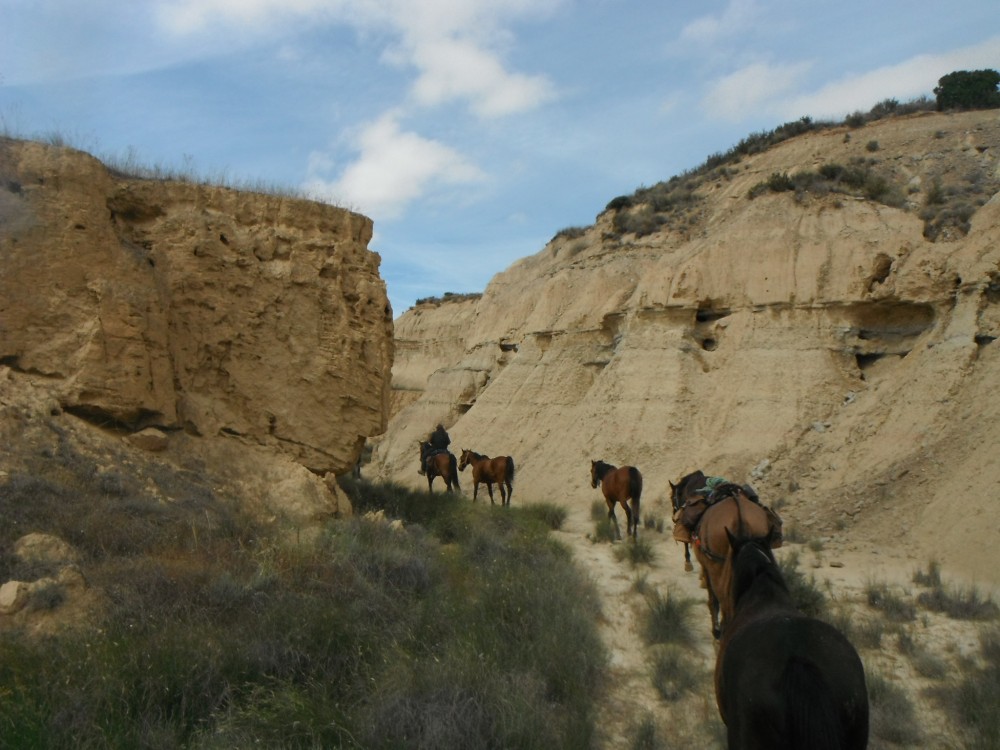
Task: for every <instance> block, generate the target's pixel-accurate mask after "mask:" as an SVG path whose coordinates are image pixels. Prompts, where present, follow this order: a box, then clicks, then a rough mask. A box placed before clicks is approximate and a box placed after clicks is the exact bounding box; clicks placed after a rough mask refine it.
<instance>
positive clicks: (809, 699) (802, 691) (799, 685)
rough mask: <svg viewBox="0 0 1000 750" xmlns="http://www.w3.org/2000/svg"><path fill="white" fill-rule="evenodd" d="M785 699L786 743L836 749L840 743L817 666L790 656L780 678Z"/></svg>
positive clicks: (830, 698)
mask: <svg viewBox="0 0 1000 750" xmlns="http://www.w3.org/2000/svg"><path fill="white" fill-rule="evenodd" d="M781 683H782V684H781V687H782V692H783V693H784V699H785V719H786V724H785V726H786V728H787V732H788V736H787V737H786V738H785V739H786V746H787V747H808V748H811V749H812V750H837V749H838V748H842V747H844V728H843V727H841V725H840V720H839V717H838V715H837V710H836V706H835V705H834V700H833V695H832V693H831V692H830V686H829V684H828V683H827V681H826V679H824V677H823V673H822V672H820V670H819V668H818V667H817V666H816V665H815V664H814V663H812V662H811V661H807V660H805V659H799V658H794V657H793V658H792V659H791V660H790V661H789V662H788V665H787V666H786V667H785V671H784V674H783V675H782V681H781Z"/></svg>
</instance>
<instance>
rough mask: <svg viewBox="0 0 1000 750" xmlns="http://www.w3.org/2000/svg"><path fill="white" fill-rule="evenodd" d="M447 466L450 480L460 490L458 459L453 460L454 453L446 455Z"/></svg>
mask: <svg viewBox="0 0 1000 750" xmlns="http://www.w3.org/2000/svg"><path fill="white" fill-rule="evenodd" d="M448 465H449V466H450V467H451V478H452V479H453V480H454V481H455V486H456V487H457V488H458V489H462V487H461V486H460V485H459V483H458V459H457V458H455V454H454V453H449V454H448Z"/></svg>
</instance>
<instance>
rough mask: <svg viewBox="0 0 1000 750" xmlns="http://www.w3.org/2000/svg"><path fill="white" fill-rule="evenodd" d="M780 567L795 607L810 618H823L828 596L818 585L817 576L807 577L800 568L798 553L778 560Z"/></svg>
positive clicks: (792, 553)
mask: <svg viewBox="0 0 1000 750" xmlns="http://www.w3.org/2000/svg"><path fill="white" fill-rule="evenodd" d="M778 567H779V568H780V569H781V575H782V576H783V577H784V579H785V584H786V585H787V586H788V591H789V593H790V594H791V595H792V601H793V602H794V603H795V606H796V607H798V608H799V610H801V611H802V612H804V613H805V614H807V615H809V616H810V617H820V618H822V617H823V616H824V615H825V614H826V595H825V594H824V593H823V592H822V591H821V590H820V588H819V587H818V586H817V585H816V576H814V575H811V574H810V575H809V576H806V574H805V573H803V572H802V570H801V569H800V568H799V554H798V552H791V553H789V554H787V555H785V556H784V557H782V558H780V559H778Z"/></svg>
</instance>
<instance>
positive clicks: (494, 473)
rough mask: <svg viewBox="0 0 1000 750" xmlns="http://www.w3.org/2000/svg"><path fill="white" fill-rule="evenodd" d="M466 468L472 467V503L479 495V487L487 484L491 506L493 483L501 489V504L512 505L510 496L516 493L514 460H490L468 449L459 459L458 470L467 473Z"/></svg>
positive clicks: (498, 458) (507, 458)
mask: <svg viewBox="0 0 1000 750" xmlns="http://www.w3.org/2000/svg"><path fill="white" fill-rule="evenodd" d="M466 466H472V502H476V497H477V496H478V495H479V485H480V484H485V485H486V489H487V490H488V491H489V493H490V504H491V505H495V504H496V503H495V502H494V501H493V483H494V482H495V483H496V484H497V485H499V487H500V504H501V505H510V496H511V495H512V494H513V493H514V484H513V482H514V459H513V458H511V457H510V456H497V457H496V458H490V457H489V456H483V455H481V454H479V453H476V452H475V451H470V450H468V449H466V448H463V449H462V456H461V458H459V459H458V470H459V471H465V467H466Z"/></svg>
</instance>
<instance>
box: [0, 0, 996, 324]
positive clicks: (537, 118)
mask: <svg viewBox="0 0 1000 750" xmlns="http://www.w3.org/2000/svg"><path fill="white" fill-rule="evenodd" d="M984 68H993V69H1000V14H998V12H997V5H996V0H953V1H952V2H951V3H947V4H943V3H929V2H912V0H908V1H907V2H901V1H897V0H878V2H873V1H872V0H836V1H835V2H833V1H831V2H825V3H816V2H809V1H808V0H805V1H804V0H719V1H717V2H716V1H713V0H84V1H81V0H0V132H2V133H6V134H8V135H13V136H17V137H33V138H42V139H45V138H50V137H52V136H57V137H58V138H60V139H62V140H65V141H66V142H68V143H69V144H71V145H73V146H76V147H77V148H82V149H83V150H86V151H89V152H91V153H93V154H95V155H97V156H99V157H109V158H119V159H121V158H125V156H126V155H132V156H134V157H136V158H138V160H139V161H140V162H141V163H142V164H145V165H148V166H157V167H163V168H166V169H177V170H181V171H186V172H191V171H193V172H194V173H196V174H197V175H199V176H202V177H205V178H208V179H219V180H221V181H224V182H228V183H231V184H237V185H238V184H246V185H265V186H274V187H275V188H278V189H282V190H291V191H295V192H301V193H302V194H305V195H308V196H311V197H313V198H315V199H317V200H323V201H326V202H330V203H333V204H335V205H338V206H342V207H344V208H349V209H351V210H354V211H358V212H360V213H363V214H365V215H366V216H369V217H370V218H371V219H372V220H373V221H374V226H375V234H374V237H373V239H372V242H371V244H370V246H369V247H370V249H372V250H375V251H376V252H378V253H379V254H380V256H381V258H382V263H381V269H380V270H381V274H382V277H383V279H385V282H386V287H387V290H388V293H389V299H390V302H391V303H392V308H393V314H394V316H396V317H398V316H399V315H401V314H402V313H403V312H405V311H406V310H407V309H408V308H409V307H410V306H412V305H413V304H414V303H415V301H416V300H417V299H420V298H423V297H431V296H441V295H443V294H445V293H447V292H453V293H466V292H481V291H483V289H485V287H486V285H487V283H488V282H489V280H490V279H491V278H492V277H493V276H494V275H495V274H497V273H499V272H500V271H503V270H504V269H505V268H507V267H508V266H509V265H510V264H511V263H513V262H514V261H516V260H517V259H519V258H523V257H525V256H528V255H533V254H535V253H537V252H538V251H539V250H541V249H542V248H543V247H544V246H545V244H546V243H547V242H548V241H549V240H550V239H551V238H552V237H553V236H554V235H555V234H556V233H558V232H559V231H561V230H563V229H566V228H569V227H583V226H589V225H590V224H592V223H593V222H594V220H595V218H596V217H597V215H598V214H599V213H601V212H602V211H603V210H604V208H605V206H606V205H607V204H608V202H609V201H610V200H611V199H613V198H615V197H616V196H619V195H628V194H631V193H633V192H634V191H635V190H636V189H637V188H639V187H643V186H650V185H654V184H656V183H657V182H660V181H662V180H667V179H669V178H670V177H672V176H674V175H677V174H681V173H682V172H684V171H686V170H689V169H694V168H696V167H698V166H699V165H701V164H702V163H703V162H704V161H705V159H706V158H707V157H708V156H710V155H712V154H716V153H720V152H725V151H728V150H729V149H730V148H732V147H733V146H734V145H736V144H737V143H738V142H739V141H740V140H742V139H743V138H744V137H746V136H748V135H750V134H752V133H757V132H762V131H767V130H771V129H773V128H775V127H777V126H778V125H780V124H782V123H785V122H788V121H790V120H797V119H799V118H800V117H803V116H809V117H812V118H814V119H817V120H823V119H834V120H836V119H842V118H843V117H844V116H846V115H848V114H851V113H853V112H858V111H861V112H867V111H868V110H869V109H871V107H872V106H874V105H875V104H877V103H879V102H881V101H883V100H885V99H889V98H893V99H897V100H898V101H900V102H905V101H909V100H911V99H914V98H917V97H920V96H928V97H933V89H934V86H935V85H937V82H938V79H939V78H940V77H941V76H943V75H946V74H947V73H950V72H953V71H956V70H980V69H984Z"/></svg>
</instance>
